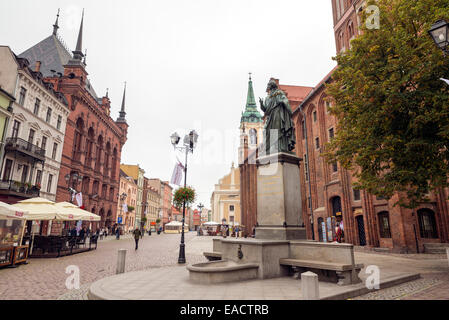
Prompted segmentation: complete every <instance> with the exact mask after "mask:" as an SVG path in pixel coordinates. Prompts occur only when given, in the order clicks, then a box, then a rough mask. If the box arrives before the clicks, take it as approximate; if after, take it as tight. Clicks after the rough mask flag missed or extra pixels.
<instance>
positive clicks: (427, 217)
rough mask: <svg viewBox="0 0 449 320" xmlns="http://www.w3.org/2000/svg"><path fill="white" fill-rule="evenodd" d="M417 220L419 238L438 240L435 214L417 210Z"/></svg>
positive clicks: (429, 211)
mask: <svg viewBox="0 0 449 320" xmlns="http://www.w3.org/2000/svg"><path fill="white" fill-rule="evenodd" d="M418 220H419V231H420V235H421V238H433V239H437V238H438V234H437V225H436V222H435V213H434V212H433V211H432V210H429V209H421V210H418Z"/></svg>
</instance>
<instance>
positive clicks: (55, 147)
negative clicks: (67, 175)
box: [51, 142, 58, 160]
mask: <svg viewBox="0 0 449 320" xmlns="http://www.w3.org/2000/svg"><path fill="white" fill-rule="evenodd" d="M57 150H58V144H57V143H56V142H55V143H54V144H53V152H52V154H51V158H52V159H53V160H55V159H56V151H57Z"/></svg>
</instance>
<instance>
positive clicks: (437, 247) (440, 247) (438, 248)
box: [424, 243, 449, 254]
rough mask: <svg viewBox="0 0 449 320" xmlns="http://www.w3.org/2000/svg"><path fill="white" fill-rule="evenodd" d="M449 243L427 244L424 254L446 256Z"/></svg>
mask: <svg viewBox="0 0 449 320" xmlns="http://www.w3.org/2000/svg"><path fill="white" fill-rule="evenodd" d="M447 248H449V243H425V244H424V252H425V253H431V254H445V253H446V249H447Z"/></svg>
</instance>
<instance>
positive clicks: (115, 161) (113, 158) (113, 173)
mask: <svg viewBox="0 0 449 320" xmlns="http://www.w3.org/2000/svg"><path fill="white" fill-rule="evenodd" d="M116 170H117V148H114V151H113V152H112V172H111V178H112V180H115V171H116Z"/></svg>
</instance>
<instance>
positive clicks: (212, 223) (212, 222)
mask: <svg viewBox="0 0 449 320" xmlns="http://www.w3.org/2000/svg"><path fill="white" fill-rule="evenodd" d="M220 224H221V223H218V222H214V221H209V222H205V223H203V225H204V226H218V225H220Z"/></svg>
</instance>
